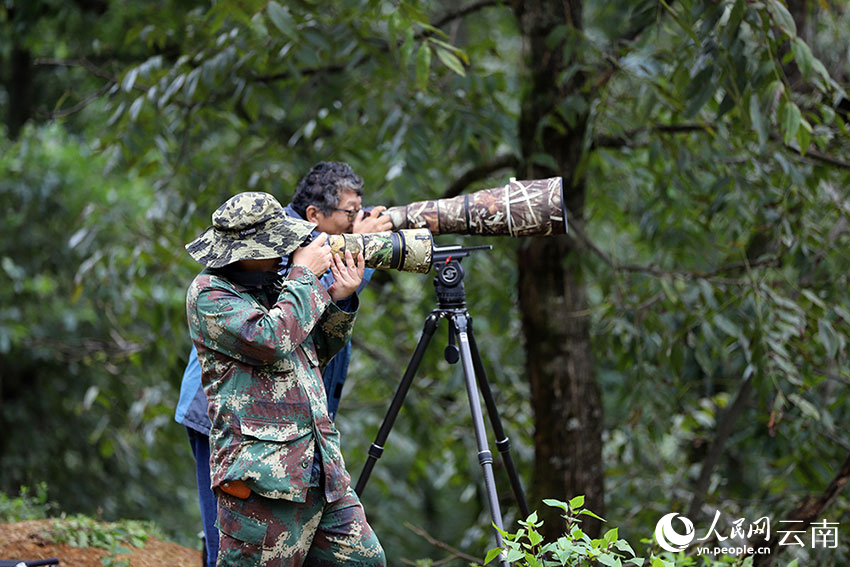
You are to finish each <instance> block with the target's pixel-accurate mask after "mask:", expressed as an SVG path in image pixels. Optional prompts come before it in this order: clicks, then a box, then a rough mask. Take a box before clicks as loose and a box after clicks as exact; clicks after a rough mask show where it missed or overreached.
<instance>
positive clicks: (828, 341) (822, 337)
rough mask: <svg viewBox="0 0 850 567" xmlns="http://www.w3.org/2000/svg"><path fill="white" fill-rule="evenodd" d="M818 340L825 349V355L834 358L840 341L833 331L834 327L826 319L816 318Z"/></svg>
mask: <svg viewBox="0 0 850 567" xmlns="http://www.w3.org/2000/svg"><path fill="white" fill-rule="evenodd" d="M818 340H819V341H820V343H821V344H822V345H823V347H824V349H826V356H828V357H829V358H835V355H836V354H837V353H838V348H839V346H840V341H839V339H838V336H837V334H836V332H835V328H834V327H833V326H832V323H830V322H829V321H828V320H826V319H818Z"/></svg>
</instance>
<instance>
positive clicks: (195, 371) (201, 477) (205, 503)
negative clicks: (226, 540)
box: [174, 162, 392, 567]
mask: <svg viewBox="0 0 850 567" xmlns="http://www.w3.org/2000/svg"><path fill="white" fill-rule="evenodd" d="M362 198H363V179H362V178H361V177H360V176H359V175H357V174H356V173H355V172H354V170H353V169H352V168H351V166H349V165H348V164H347V163H343V162H319V163H317V164H316V165H314V166H313V167H312V168H311V169H310V171H309V172H307V174H306V175H305V176H304V177H303V178H302V179H301V181H299V183H298V187H297V188H296V190H295V195H294V196H293V198H292V202H291V204H290V205H289V206H287V207H286V208H285V212H286V214H287V215H288V216H290V217H294V218H298V219H301V220H306V221H309V222H312V223H313V224H315V225H316V230H315V231H314V233H313V235H314V236H316V235H317V234H319V233H321V232H324V233H327V234H343V233H358V234H363V233H369V232H383V231H387V230H392V222H391V221H390V219H389V217H387V216H379V215H380V213H381V212H382V211H384V210H386V207H383V206H377V207H374V208H372V209H371V210H370V211H369V213H368V214H367V212H366V211H364V210H363V208H362ZM373 272H374V270H372V269H370V268H366V273H365V274H364V276H363V282H362V283H361V285H360V287H359V288H358V290H357V291H358V293H359V292H360V291H362V289H363V287H365V285H366V284H367V283H368V282H369V279H370V278H371V276H372V273H373ZM319 279H320V281H321V283H322V285H323V286H324V287H325V289H327V288H329V287H330V286H331V284H333V282H334V279H333V275H332V274H331V272H330V270H328V271H327V272H325V274H323V275H322V276H321V277H320V278H319ZM341 307H342V308H347V306H346V304H345V302H344V301H343V302H342V304H341ZM350 358H351V342H347V343H346V344H345V346H344V347H343V348H342V349H341V350H340V351H339V352H338V353H337V355H336V356H335V357H334V358H333V359H332V360H331V361H330V363H329V364H328V365H327V366H326V367H325V369H324V371H323V372H322V381H323V382H324V386H325V394H326V396H327V401H328V413H329V415H330V417H331V419H334V418H335V417H336V412H337V409H338V408H339V401H340V398H341V396H342V387H343V384H344V383H345V379H346V377H347V375H348V363H349V360H350ZM174 419H175V421H177V422H178V423H180V424H182V425H184V426H185V427H186V429H187V431H188V434H189V443H190V445H191V447H192V453H193V455H194V457H195V473H196V476H197V483H198V496H199V501H200V508H201V519H202V521H203V527H204V543H205V547H204V552H205V557H206V565H207V567H215V561H216V555H217V553H218V543H219V533H218V530H217V529H216V528H215V525H214V524H215V519H216V509H217V503H216V498H215V495H214V494H213V492H212V490H211V489H210V469H209V457H210V451H209V433H210V425H211V424H210V419H209V417H208V415H207V398H206V395H205V394H204V390H203V388H202V387H201V367H200V365H199V363H198V357H197V353H196V351H195V348H194V347H193V348H192V351H191V352H190V355H189V363H188V364H187V366H186V370H185V372H184V373H183V380H182V383H181V386H180V400H179V402H178V404H177V409H176V411H175V415H174Z"/></svg>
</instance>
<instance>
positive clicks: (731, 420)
mask: <svg viewBox="0 0 850 567" xmlns="http://www.w3.org/2000/svg"><path fill="white" fill-rule="evenodd" d="M752 391H753V377H752V376H750V377H749V378H747V379H746V380H745V381H744V383H743V384H741V387H740V388H739V389H738V393H737V395H736V396H735V401H734V402H732V405H731V406H729V408H728V409H727V410H726V411H725V412H723V417H722V418H721V419H720V421H719V423H718V424H717V432H716V433H715V435H714V441H713V442H712V443H711V447H710V448H709V450H708V454H707V455H706V457H705V460H704V461H703V462H702V468H701V469H700V472H699V478H698V479H697V483H696V485H694V491H693V496H692V497H691V504H690V506H689V507H688V517H689V518H696V517H699V515H700V513H699V511H700V508H701V507H702V504H703V502H705V496H706V492H707V490H708V484H709V481H710V480H711V473H713V472H714V469H715V467H716V466H717V463H718V462H719V461H720V457H721V455H722V454H723V451H724V450H725V448H726V441H727V440H728V439H729V437H730V436H731V435H732V432H733V431H734V430H735V423H736V422H737V421H738V418H739V417H741V413H742V412H743V411H744V408H745V407H746V405H747V402H749V401H750V394H751V393H752Z"/></svg>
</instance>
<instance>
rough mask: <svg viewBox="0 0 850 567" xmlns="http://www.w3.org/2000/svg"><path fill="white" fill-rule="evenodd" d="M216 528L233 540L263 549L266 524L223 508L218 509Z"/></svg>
mask: <svg viewBox="0 0 850 567" xmlns="http://www.w3.org/2000/svg"><path fill="white" fill-rule="evenodd" d="M218 510H219V511H218V520H217V521H216V526H218V529H220V530H221V531H222V532H224V533H226V534H227V535H229V536H230V537H232V538H233V539H237V540H239V541H241V542H245V543H247V544H250V545H254V546H257V547H265V541H266V531H267V528H268V526H267V524H265V523H263V522H260V521H259V520H255V519H254V518H250V517H248V516H245V515H243V514H240V513H239V512H235V511H233V510H231V509H229V508H227V507H225V506H219V508H218Z"/></svg>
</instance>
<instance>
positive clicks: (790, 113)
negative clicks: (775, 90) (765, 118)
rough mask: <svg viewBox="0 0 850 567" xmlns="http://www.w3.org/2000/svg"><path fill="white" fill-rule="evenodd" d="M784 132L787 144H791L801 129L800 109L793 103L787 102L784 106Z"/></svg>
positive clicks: (782, 112)
mask: <svg viewBox="0 0 850 567" xmlns="http://www.w3.org/2000/svg"><path fill="white" fill-rule="evenodd" d="M781 114H782V131H783V132H785V143H786V144H790V143H791V140H793V139H794V138H795V137H796V136H797V130H799V129H800V120H801V119H802V117H803V116H802V114H800V109H799V107H798V106H797V105H796V104H795V103H794V102H793V101H790V100H788V101H785V102H784V104H783V105H782V111H781Z"/></svg>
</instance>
